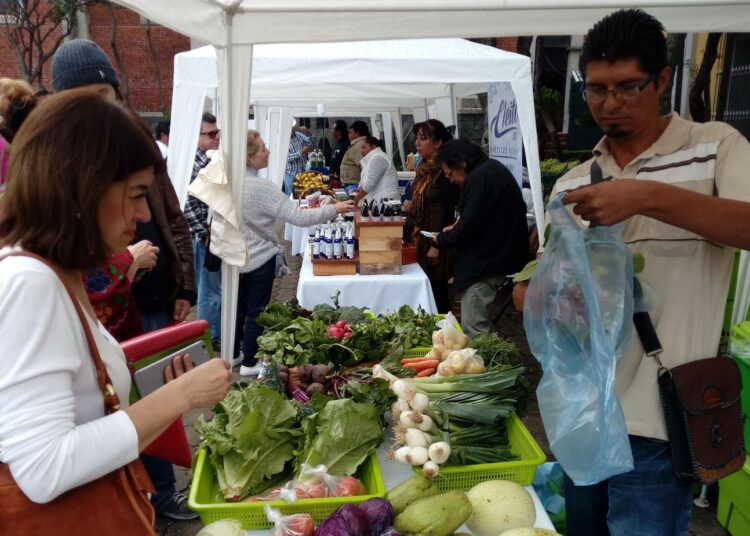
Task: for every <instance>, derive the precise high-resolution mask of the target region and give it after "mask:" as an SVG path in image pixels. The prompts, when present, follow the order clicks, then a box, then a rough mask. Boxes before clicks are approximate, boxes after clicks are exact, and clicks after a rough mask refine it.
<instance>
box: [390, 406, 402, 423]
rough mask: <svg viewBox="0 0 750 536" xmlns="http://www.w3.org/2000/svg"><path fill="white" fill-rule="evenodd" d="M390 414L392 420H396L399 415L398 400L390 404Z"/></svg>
mask: <svg viewBox="0 0 750 536" xmlns="http://www.w3.org/2000/svg"><path fill="white" fill-rule="evenodd" d="M391 415H393V420H394V421H398V420H399V417H401V406H399V405H398V402H394V403H393V404H391Z"/></svg>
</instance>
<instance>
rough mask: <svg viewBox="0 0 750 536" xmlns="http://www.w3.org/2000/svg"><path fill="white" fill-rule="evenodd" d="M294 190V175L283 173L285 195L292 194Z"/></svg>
mask: <svg viewBox="0 0 750 536" xmlns="http://www.w3.org/2000/svg"><path fill="white" fill-rule="evenodd" d="M293 191H294V175H292V174H290V173H284V193H285V194H286V195H292V192H293Z"/></svg>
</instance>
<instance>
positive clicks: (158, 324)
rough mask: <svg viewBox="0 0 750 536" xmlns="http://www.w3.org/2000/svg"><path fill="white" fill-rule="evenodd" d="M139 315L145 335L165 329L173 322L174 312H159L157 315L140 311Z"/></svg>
mask: <svg viewBox="0 0 750 536" xmlns="http://www.w3.org/2000/svg"><path fill="white" fill-rule="evenodd" d="M139 314H140V316H141V326H143V332H144V333H148V332H150V331H156V330H157V329H162V328H165V327H167V326H168V325H169V324H170V322H172V311H158V312H156V313H147V312H143V311H139Z"/></svg>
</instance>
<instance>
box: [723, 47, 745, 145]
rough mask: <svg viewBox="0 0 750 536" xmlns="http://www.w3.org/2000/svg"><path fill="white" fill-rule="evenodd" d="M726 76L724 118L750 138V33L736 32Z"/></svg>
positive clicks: (730, 50) (730, 49)
mask: <svg viewBox="0 0 750 536" xmlns="http://www.w3.org/2000/svg"><path fill="white" fill-rule="evenodd" d="M733 41H734V42H733V43H732V45H731V48H730V47H728V48H729V50H728V52H729V53H730V54H731V56H730V58H731V60H730V63H729V68H728V70H727V73H726V78H725V82H724V83H725V84H726V86H725V98H724V106H723V110H722V120H723V121H725V122H727V123H729V124H730V125H732V126H733V127H734V128H736V129H737V130H739V131H740V132H742V134H744V136H745V137H746V138H748V139H750V34H736V35H735V36H734V39H733Z"/></svg>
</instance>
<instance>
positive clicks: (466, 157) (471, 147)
mask: <svg viewBox="0 0 750 536" xmlns="http://www.w3.org/2000/svg"><path fill="white" fill-rule="evenodd" d="M485 160H487V155H486V154H484V151H482V148H481V147H479V145H476V144H473V143H470V142H468V141H466V140H449V141H447V142H445V143H444V144H443V145H442V146H441V147H440V149H438V153H437V162H438V163H439V164H445V165H446V166H448V167H449V168H451V169H460V168H463V167H465V168H466V173H470V172H471V171H472V170H473V169H474V168H475V167H477V166H478V165H479V164H481V163H482V162H484V161H485Z"/></svg>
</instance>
